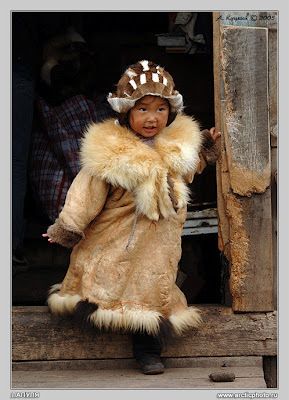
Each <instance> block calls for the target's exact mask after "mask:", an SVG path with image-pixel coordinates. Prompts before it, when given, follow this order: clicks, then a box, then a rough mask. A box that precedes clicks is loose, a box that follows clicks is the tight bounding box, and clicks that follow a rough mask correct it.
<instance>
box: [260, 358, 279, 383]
mask: <svg viewBox="0 0 289 400" xmlns="http://www.w3.org/2000/svg"><path fill="white" fill-rule="evenodd" d="M263 369H264V377H265V381H266V385H267V387H269V388H277V387H278V382H277V357H263Z"/></svg>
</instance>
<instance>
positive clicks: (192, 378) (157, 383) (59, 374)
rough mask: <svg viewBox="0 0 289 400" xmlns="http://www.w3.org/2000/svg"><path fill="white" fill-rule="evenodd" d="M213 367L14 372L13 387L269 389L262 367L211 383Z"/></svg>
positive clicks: (243, 370) (244, 368)
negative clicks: (158, 370)
mask: <svg viewBox="0 0 289 400" xmlns="http://www.w3.org/2000/svg"><path fill="white" fill-rule="evenodd" d="M212 371H214V369H213V368H171V369H167V370H166V371H165V373H164V374H163V375H150V376H149V375H143V374H142V373H141V372H140V371H138V370H136V369H127V370H126V369H124V370H97V371H91V370H88V371H87V370H85V371H83V370H80V371H67V370H66V371H38V372H36V371H35V372H34V373H33V374H31V372H30V371H27V372H26V371H15V372H13V375H12V387H13V388H32V387H33V388H69V389H71V388H110V389H116V388H128V389H132V388H143V389H145V388H147V389H152V388H176V389H180V388H181V389H184V388H192V389H193V388H208V389H217V388H218V389H221V388H234V389H237V388H266V384H265V380H264V377H263V372H262V369H261V368H260V367H259V368H256V367H255V368H254V367H239V368H234V372H235V374H236V379H235V381H234V382H211V381H210V380H209V377H208V375H209V374H210V373H211V372H212Z"/></svg>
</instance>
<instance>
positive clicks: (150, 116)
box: [148, 112, 157, 121]
mask: <svg viewBox="0 0 289 400" xmlns="http://www.w3.org/2000/svg"><path fill="white" fill-rule="evenodd" d="M156 120H157V114H156V113H154V112H150V113H148V121H156Z"/></svg>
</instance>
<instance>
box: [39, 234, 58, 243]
mask: <svg viewBox="0 0 289 400" xmlns="http://www.w3.org/2000/svg"><path fill="white" fill-rule="evenodd" d="M42 237H44V238H46V237H47V238H48V242H49V243H55V241H54V240H52V239H51V238H50V237H49V235H48V233H42Z"/></svg>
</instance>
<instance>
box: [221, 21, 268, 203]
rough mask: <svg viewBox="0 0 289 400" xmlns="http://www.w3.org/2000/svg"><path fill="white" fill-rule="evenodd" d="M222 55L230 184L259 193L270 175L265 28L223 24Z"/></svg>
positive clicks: (237, 189)
mask: <svg viewBox="0 0 289 400" xmlns="http://www.w3.org/2000/svg"><path fill="white" fill-rule="evenodd" d="M221 60H222V70H223V80H224V91H225V99H226V102H225V126H224V132H223V134H224V137H225V145H226V154H227V159H228V167H229V174H230V184H231V188H232V190H233V192H234V193H237V194H239V195H243V196H250V195H251V194H252V193H262V192H264V191H265V190H266V188H267V187H268V186H269V185H270V176H271V165H270V143H269V119H268V31H267V29H265V28H250V27H235V26H225V27H223V31H222V47H221Z"/></svg>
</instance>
